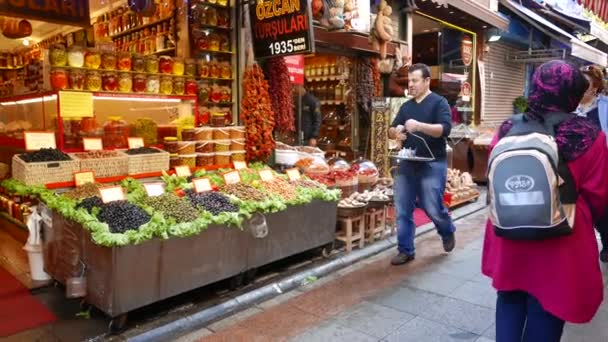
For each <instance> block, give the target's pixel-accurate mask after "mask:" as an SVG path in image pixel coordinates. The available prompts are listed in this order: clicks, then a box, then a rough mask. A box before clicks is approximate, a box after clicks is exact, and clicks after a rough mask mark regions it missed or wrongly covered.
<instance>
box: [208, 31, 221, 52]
mask: <svg viewBox="0 0 608 342" xmlns="http://www.w3.org/2000/svg"><path fill="white" fill-rule="evenodd" d="M209 50H211V51H220V36H219V35H218V34H216V33H212V34H210V35H209Z"/></svg>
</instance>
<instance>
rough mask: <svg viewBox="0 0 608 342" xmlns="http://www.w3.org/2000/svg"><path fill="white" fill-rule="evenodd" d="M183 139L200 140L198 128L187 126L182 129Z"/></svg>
mask: <svg viewBox="0 0 608 342" xmlns="http://www.w3.org/2000/svg"><path fill="white" fill-rule="evenodd" d="M182 140H184V141H195V140H198V139H197V138H196V128H187V129H183V130H182Z"/></svg>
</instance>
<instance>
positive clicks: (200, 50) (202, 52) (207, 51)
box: [196, 49, 234, 56]
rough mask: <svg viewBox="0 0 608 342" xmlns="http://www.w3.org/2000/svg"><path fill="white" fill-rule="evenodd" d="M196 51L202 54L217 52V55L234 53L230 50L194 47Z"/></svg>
mask: <svg viewBox="0 0 608 342" xmlns="http://www.w3.org/2000/svg"><path fill="white" fill-rule="evenodd" d="M196 50H197V51H198V53H197V55H199V56H200V55H204V54H208V53H209V54H217V55H234V52H232V51H214V50H203V49H196Z"/></svg>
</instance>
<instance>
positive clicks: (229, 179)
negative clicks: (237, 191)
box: [223, 171, 241, 184]
mask: <svg viewBox="0 0 608 342" xmlns="http://www.w3.org/2000/svg"><path fill="white" fill-rule="evenodd" d="M223 177H224V182H226V184H237V183H240V182H241V174H240V173H239V172H238V171H230V172H226V173H224V175H223Z"/></svg>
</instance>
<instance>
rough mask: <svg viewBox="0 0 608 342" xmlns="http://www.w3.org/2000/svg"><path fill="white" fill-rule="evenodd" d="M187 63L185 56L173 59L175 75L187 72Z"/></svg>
mask: <svg viewBox="0 0 608 342" xmlns="http://www.w3.org/2000/svg"><path fill="white" fill-rule="evenodd" d="M185 68H186V66H185V64H184V59H183V58H174V59H173V75H176V76H182V75H183V74H184V72H185Z"/></svg>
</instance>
